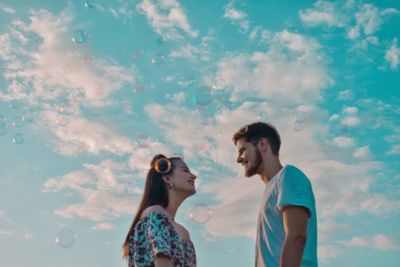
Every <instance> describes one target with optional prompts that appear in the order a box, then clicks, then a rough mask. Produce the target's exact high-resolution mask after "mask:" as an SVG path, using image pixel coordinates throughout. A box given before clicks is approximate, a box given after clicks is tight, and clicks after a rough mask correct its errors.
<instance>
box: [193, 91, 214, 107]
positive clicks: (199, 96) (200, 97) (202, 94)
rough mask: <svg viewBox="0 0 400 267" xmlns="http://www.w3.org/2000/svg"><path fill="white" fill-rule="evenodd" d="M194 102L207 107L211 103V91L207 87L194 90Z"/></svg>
mask: <svg viewBox="0 0 400 267" xmlns="http://www.w3.org/2000/svg"><path fill="white" fill-rule="evenodd" d="M193 100H194V102H195V103H196V104H197V105H199V106H207V105H208V104H210V102H211V91H210V88H208V87H207V86H201V87H198V88H197V89H196V91H195V92H194V96H193Z"/></svg>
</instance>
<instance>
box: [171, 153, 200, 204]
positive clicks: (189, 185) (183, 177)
mask: <svg viewBox="0 0 400 267" xmlns="http://www.w3.org/2000/svg"><path fill="white" fill-rule="evenodd" d="M173 164H174V166H175V169H174V171H173V173H172V175H171V181H172V183H173V185H174V189H175V190H176V191H177V192H182V193H185V194H187V195H188V196H191V195H193V194H195V193H196V187H195V180H196V178H197V177H196V175H194V174H193V173H191V171H190V169H189V167H188V166H187V165H186V163H185V162H184V161H183V160H181V159H176V160H173Z"/></svg>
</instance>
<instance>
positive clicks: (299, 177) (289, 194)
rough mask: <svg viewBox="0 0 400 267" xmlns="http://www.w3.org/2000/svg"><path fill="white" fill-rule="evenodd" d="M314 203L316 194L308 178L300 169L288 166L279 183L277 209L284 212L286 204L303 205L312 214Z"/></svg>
mask: <svg viewBox="0 0 400 267" xmlns="http://www.w3.org/2000/svg"><path fill="white" fill-rule="evenodd" d="M314 205H315V203H314V195H313V191H312V187H311V183H310V181H309V180H308V178H307V177H306V176H305V175H304V174H303V173H302V172H301V171H300V170H297V169H295V168H294V167H288V168H287V169H286V170H285V173H284V174H283V176H282V177H281V180H280V183H279V188H278V201H277V209H278V210H279V211H280V212H282V209H283V208H284V207H285V206H301V207H304V208H306V209H307V210H308V212H309V214H310V215H312V211H313V210H314V209H313V207H314Z"/></svg>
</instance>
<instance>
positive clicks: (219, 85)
mask: <svg viewBox="0 0 400 267" xmlns="http://www.w3.org/2000/svg"><path fill="white" fill-rule="evenodd" d="M225 86H226V82H225V80H224V79H222V78H220V77H217V78H216V79H215V80H214V82H213V84H212V88H213V89H216V90H221V89H224V88H225Z"/></svg>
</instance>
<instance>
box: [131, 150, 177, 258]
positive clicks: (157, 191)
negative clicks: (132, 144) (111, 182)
mask: <svg viewBox="0 0 400 267" xmlns="http://www.w3.org/2000/svg"><path fill="white" fill-rule="evenodd" d="M162 158H165V159H167V157H166V156H164V155H162V154H158V155H156V156H154V158H153V159H152V160H151V164H150V165H151V167H150V170H149V171H148V172H147V176H146V183H145V185H144V192H143V197H142V200H141V201H140V204H139V208H138V210H137V212H136V215H135V217H134V219H133V222H132V225H131V227H130V228H129V231H128V234H127V235H126V238H125V242H124V245H123V251H124V258H127V257H128V255H129V246H128V245H129V244H128V243H129V235H130V234H131V232H132V230H133V229H134V228H135V225H136V224H137V223H138V221H139V220H140V217H141V215H142V212H143V211H144V210H145V209H146V208H148V207H150V206H153V205H160V206H162V207H163V208H166V207H167V206H168V201H169V199H168V191H167V187H166V185H165V183H164V181H163V179H162V175H163V174H161V173H159V172H157V171H156V169H155V168H154V165H155V164H156V163H157V161H158V160H159V159H162ZM168 160H170V162H171V170H170V171H169V172H168V173H164V174H171V173H173V172H174V169H175V164H174V162H176V160H182V159H181V158H179V157H172V158H168Z"/></svg>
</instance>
